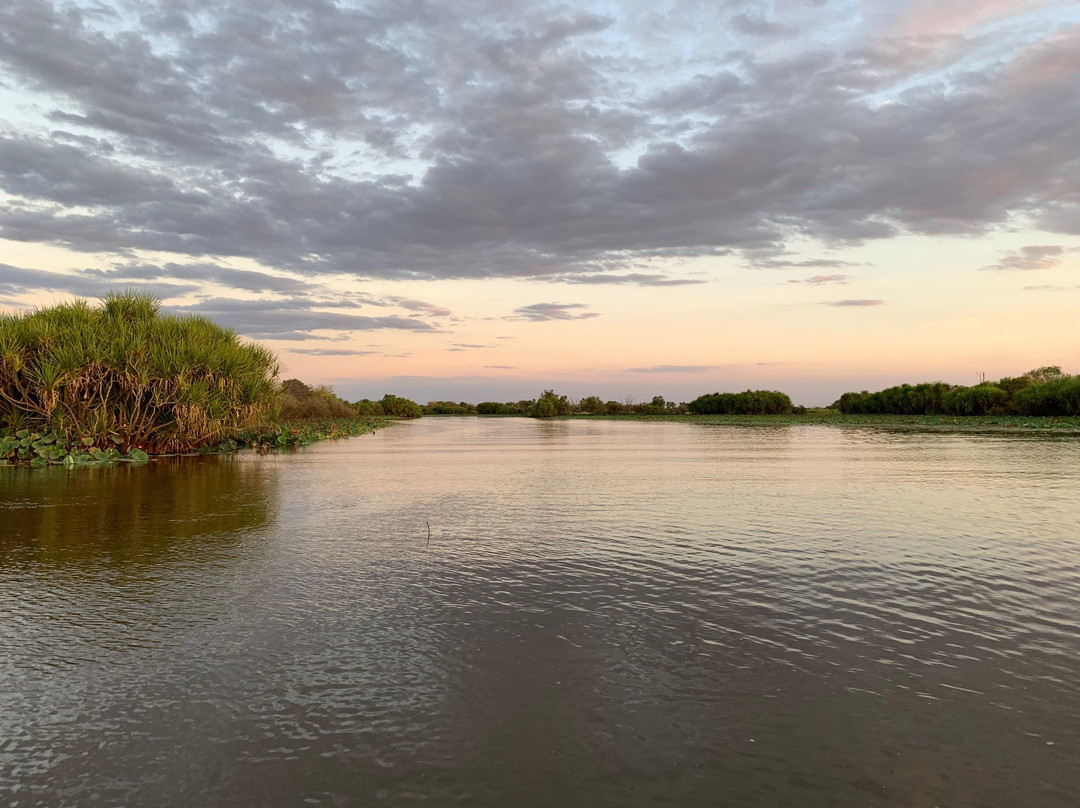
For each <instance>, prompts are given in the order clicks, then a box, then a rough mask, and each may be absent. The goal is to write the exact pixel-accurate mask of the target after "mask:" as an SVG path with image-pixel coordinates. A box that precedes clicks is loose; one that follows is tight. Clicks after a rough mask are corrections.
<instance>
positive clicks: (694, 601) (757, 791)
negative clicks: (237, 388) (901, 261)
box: [0, 419, 1080, 808]
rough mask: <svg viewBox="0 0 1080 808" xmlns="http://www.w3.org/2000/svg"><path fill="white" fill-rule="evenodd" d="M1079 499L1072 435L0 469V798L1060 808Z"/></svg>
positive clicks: (583, 429) (761, 437) (363, 443)
mask: <svg viewBox="0 0 1080 808" xmlns="http://www.w3.org/2000/svg"><path fill="white" fill-rule="evenodd" d="M1078 492H1080V441H1078V440H1076V439H1053V438H1046V437H1038V436H1007V435H971V434H955V435H948V434H926V433H919V432H889V431H883V430H876V431H875V430H861V429H836V428H827V427H814V426H806V427H798V426H792V427H787V426H777V427H721V426H711V425H702V424H671V423H662V424H647V423H618V422H592V423H589V422H578V421H575V422H569V423H568V422H555V423H543V422H536V421H530V420H519V419H425V420H422V421H419V422H415V423H407V424H399V425H396V426H394V427H393V428H391V429H388V430H383V431H381V432H379V433H378V434H376V435H375V436H365V437H362V438H355V439H352V440H349V441H341V442H335V443H328V444H321V445H318V446H314V447H310V448H308V449H304V450H301V451H300V452H298V453H295V454H292V455H280V456H267V457H258V456H254V455H241V456H236V457H208V458H195V459H186V460H181V461H175V462H166V461H159V462H156V463H153V464H151V465H150V466H148V467H144V468H131V467H120V468H112V469H78V470H75V471H72V472H67V471H65V470H63V469H59V468H47V469H26V468H20V469H10V468H9V469H0V804H4V805H11V806H15V805H18V806H39V805H40V806H61V805H78V806H82V805H121V804H127V805H156V806H173V805H176V806H180V805H183V806H187V805H199V806H217V805H220V806H248V805H250V806H263V805H268V806H277V805H280V806H295V805H303V804H311V805H331V806H336V805H401V806H408V805H419V804H427V805H436V806H444V805H462V806H465V805H468V806H577V805H582V806H590V808H592V807H593V806H608V805H611V806H614V805H622V806H662V805H670V806H699V805H700V806H704V805H708V806H716V805H732V806H746V805H762V806H775V805H798V806H841V805H903V806H909V805H910V806H933V805H940V806H951V807H954V808H955V807H956V806H1020V805H1023V806H1057V805H1061V806H1065V805H1070V806H1071V805H1075V804H1076V799H1077V796H1076V795H1077V794H1078V793H1080V627H1078V626H1080V530H1078V529H1077V528H1078V519H1077V515H1078V513H1080V493H1078ZM429 526H430V527H429ZM429 531H430V532H429ZM429 536H430V538H429Z"/></svg>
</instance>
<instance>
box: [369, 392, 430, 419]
mask: <svg viewBox="0 0 1080 808" xmlns="http://www.w3.org/2000/svg"><path fill="white" fill-rule="evenodd" d="M379 406H380V407H382V411H383V414H385V415H389V416H390V417H391V418H419V417H420V416H422V415H423V414H424V411H423V410H422V409H420V405H419V404H417V403H416V402H415V401H409V399H407V398H399V397H397V396H394V395H390V393H387V394H386V395H384V396H383V397H382V400H381V401H380V402H379Z"/></svg>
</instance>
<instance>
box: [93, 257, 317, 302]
mask: <svg viewBox="0 0 1080 808" xmlns="http://www.w3.org/2000/svg"><path fill="white" fill-rule="evenodd" d="M110 275H111V276H112V277H114V278H115V279H116V280H117V281H123V280H129V279H135V280H153V279H159V278H175V279H178V280H187V281H213V282H214V283H217V284H220V285H221V286H227V287H230V288H233V289H241V290H243V291H246V292H277V293H280V294H301V293H305V292H310V291H311V289H312V285H311V283H310V282H308V281H301V280H297V279H296V278H288V277H284V276H281V275H271V274H268V273H266V272H257V271H254V270H241V269H231V268H228V267H223V266H220V265H219V264H210V263H195V264H178V263H174V262H170V263H166V264H164V265H163V266H158V265H156V264H145V263H140V264H130V263H129V264H119V265H117V266H116V267H115V268H114V269H113V271H112V272H111V273H110Z"/></svg>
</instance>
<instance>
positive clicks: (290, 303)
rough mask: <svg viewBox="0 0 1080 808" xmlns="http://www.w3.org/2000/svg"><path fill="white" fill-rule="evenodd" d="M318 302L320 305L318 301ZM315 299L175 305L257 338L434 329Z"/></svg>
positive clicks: (177, 309)
mask: <svg viewBox="0 0 1080 808" xmlns="http://www.w3.org/2000/svg"><path fill="white" fill-rule="evenodd" d="M316 305H317V304H316ZM311 306H312V301H310V300H306V299H303V298H299V299H286V300H237V299H232V298H212V299H208V300H202V301H200V302H198V303H195V304H193V305H190V306H171V307H169V309H170V310H171V311H174V312H177V313H183V314H189V313H190V314H203V315H206V316H208V317H211V318H213V319H214V320H215V321H216V322H219V323H221V324H222V325H224V326H228V327H229V328H233V329H235V330H236V331H237V332H239V333H241V334H244V335H246V336H249V337H253V338H255V339H274V340H294V339H309V338H312V335H311V332H313V331H339V332H340V331H375V330H379V329H394V330H403V331H421V332H423V331H428V332H434V330H435V329H433V328H432V326H431V325H429V324H428V323H424V322H421V321H420V320H415V319H412V318H408V317H367V316H365V315H361V314H344V313H340V312H324V311H313V310H312V309H311Z"/></svg>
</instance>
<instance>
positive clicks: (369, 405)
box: [352, 398, 386, 418]
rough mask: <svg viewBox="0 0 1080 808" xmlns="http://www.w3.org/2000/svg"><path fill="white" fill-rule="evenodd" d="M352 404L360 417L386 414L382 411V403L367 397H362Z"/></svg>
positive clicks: (376, 416) (374, 416)
mask: <svg viewBox="0 0 1080 808" xmlns="http://www.w3.org/2000/svg"><path fill="white" fill-rule="evenodd" d="M352 406H353V409H354V410H355V411H356V414H357V415H358V416H359V417H360V418H378V417H380V416H383V415H386V413H385V412H383V408H382V404H380V403H379V402H378V401H372V400H370V399H367V398H362V399H360V400H359V401H356V402H353V405H352Z"/></svg>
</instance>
